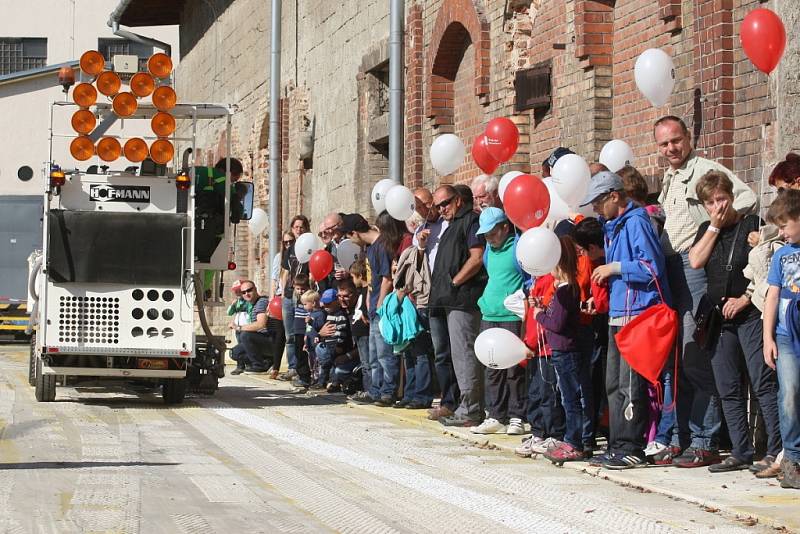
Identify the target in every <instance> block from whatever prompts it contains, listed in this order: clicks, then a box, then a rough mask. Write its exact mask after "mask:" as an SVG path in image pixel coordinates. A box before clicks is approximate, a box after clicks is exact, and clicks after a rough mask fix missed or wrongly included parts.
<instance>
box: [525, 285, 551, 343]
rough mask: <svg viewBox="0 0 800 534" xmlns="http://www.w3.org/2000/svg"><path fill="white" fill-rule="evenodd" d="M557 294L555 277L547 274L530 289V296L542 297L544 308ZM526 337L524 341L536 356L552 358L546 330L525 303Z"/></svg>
mask: <svg viewBox="0 0 800 534" xmlns="http://www.w3.org/2000/svg"><path fill="white" fill-rule="evenodd" d="M555 293H556V281H555V278H553V275H551V274H546V275H544V276H540V277H538V278H537V279H536V282H534V284H533V286H532V287H531V289H530V296H532V297H541V299H542V306H548V305H549V304H550V301H552V300H553V295H555ZM525 303H526V304H525V306H526V307H525V336H524V338H523V340H522V341H524V342H525V345H527V346H528V348H529V349H531V351H533V354H534V355H535V356H540V357H541V356H550V355H552V351H551V349H550V345H548V344H547V337H546V336H545V330H544V328H543V327H542V325H540V324H539V323H538V322H537V321H536V319H535V318H534V316H533V308H531V307H530V306H528V304H527V300H526V301H525Z"/></svg>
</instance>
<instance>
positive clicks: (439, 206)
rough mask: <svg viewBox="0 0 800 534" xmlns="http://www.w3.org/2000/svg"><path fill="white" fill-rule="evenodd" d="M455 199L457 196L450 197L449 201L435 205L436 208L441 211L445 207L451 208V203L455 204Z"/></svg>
mask: <svg viewBox="0 0 800 534" xmlns="http://www.w3.org/2000/svg"><path fill="white" fill-rule="evenodd" d="M455 198H456V196H455V195H453V196H452V197H450V198H448V199H446V200H442V201H441V202H439V203H438V204H434V206H436V207H437V208H439V209H442V208H444V207H445V206H449V205H450V203H451V202H453V200H455Z"/></svg>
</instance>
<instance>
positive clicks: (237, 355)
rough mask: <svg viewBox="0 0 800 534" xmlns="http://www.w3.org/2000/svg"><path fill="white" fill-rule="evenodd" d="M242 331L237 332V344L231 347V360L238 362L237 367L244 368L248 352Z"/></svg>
mask: <svg viewBox="0 0 800 534" xmlns="http://www.w3.org/2000/svg"><path fill="white" fill-rule="evenodd" d="M241 338H242V333H241V332H236V345H235V346H234V347H233V348H232V349H231V360H233V361H235V362H236V368H237V369H244V368H245V363H247V353H246V352H245V350H244V345H242V339H241Z"/></svg>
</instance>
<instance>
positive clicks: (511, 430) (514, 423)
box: [506, 417, 525, 436]
mask: <svg viewBox="0 0 800 534" xmlns="http://www.w3.org/2000/svg"><path fill="white" fill-rule="evenodd" d="M524 433H525V427H524V426H523V424H522V419H520V418H519V417H512V418H511V421H509V422H508V427H506V434H508V435H509V436H521V435H522V434H524Z"/></svg>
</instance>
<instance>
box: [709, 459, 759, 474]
mask: <svg viewBox="0 0 800 534" xmlns="http://www.w3.org/2000/svg"><path fill="white" fill-rule="evenodd" d="M749 466H750V462H745V461H744V460H740V459H738V458H736V457H735V456H728V457H727V458H725V459H724V460H722V461H721V462H720V463H718V464H712V465H709V466H708V470H709V472H711V473H729V472H731V471H742V470H744V469H747V468H748V467H749Z"/></svg>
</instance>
